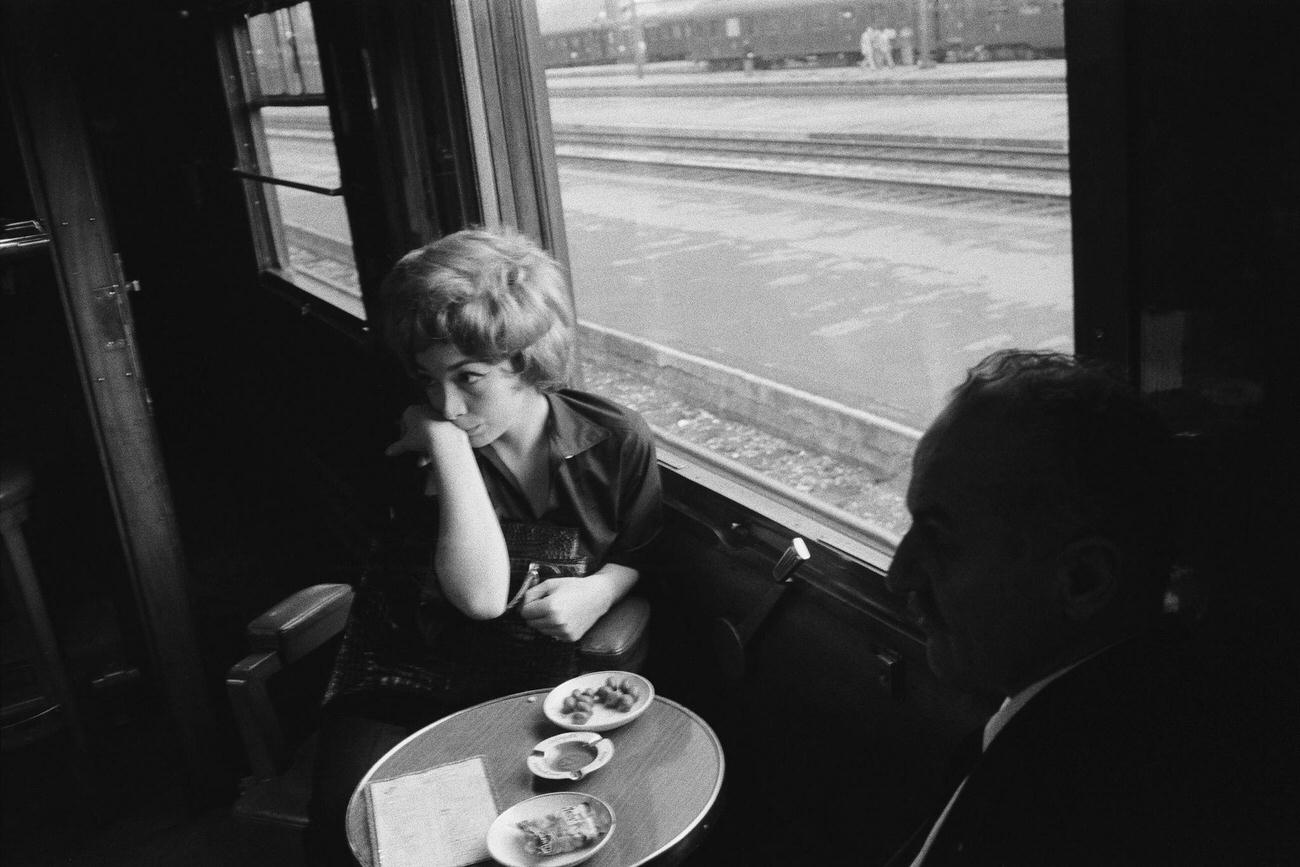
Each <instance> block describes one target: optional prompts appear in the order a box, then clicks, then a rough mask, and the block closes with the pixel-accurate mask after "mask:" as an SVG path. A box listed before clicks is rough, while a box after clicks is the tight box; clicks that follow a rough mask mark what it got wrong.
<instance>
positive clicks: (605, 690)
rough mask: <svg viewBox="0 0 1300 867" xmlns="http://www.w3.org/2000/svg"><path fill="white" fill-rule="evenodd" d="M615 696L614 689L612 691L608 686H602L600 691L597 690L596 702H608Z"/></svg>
mask: <svg viewBox="0 0 1300 867" xmlns="http://www.w3.org/2000/svg"><path fill="white" fill-rule="evenodd" d="M613 694H614V691H613V690H612V689H610V688H609V687H607V686H602V687H601V688H600V689H598V690H596V701H599V702H605V701H608V700H609V697H610V696H611V695H613Z"/></svg>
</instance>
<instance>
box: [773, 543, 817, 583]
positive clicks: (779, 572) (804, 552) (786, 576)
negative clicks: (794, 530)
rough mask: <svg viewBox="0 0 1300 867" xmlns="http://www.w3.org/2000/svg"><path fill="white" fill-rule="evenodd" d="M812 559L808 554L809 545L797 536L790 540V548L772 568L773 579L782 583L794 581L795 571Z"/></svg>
mask: <svg viewBox="0 0 1300 867" xmlns="http://www.w3.org/2000/svg"><path fill="white" fill-rule="evenodd" d="M811 559H812V554H810V553H808V544H807V543H806V542H804V540H803V539H801V538H799V537H798V536H795V537H794V538H793V539H791V540H790V547H789V548H786V549H785V553H784V554H782V555H781V559H780V560H777V561H776V565H775V566H773V567H772V577H773V578H775V579H776V580H777V581H780V582H782V583H786V582H789V581H791V580H793V578H794V571H795V570H796V569H798V568H799V566H800V564H802V563H804V562H805V561H807V560H811Z"/></svg>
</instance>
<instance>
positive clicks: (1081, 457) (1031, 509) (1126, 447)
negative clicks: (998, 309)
mask: <svg viewBox="0 0 1300 867" xmlns="http://www.w3.org/2000/svg"><path fill="white" fill-rule="evenodd" d="M1170 493H1171V474H1170V467H1169V456H1168V437H1167V434H1166V432H1165V430H1164V428H1163V427H1162V425H1161V424H1160V421H1159V419H1158V418H1157V417H1156V416H1155V415H1154V414H1153V413H1151V412H1150V411H1149V410H1148V409H1147V408H1146V407H1145V406H1144V405H1143V404H1142V402H1141V401H1140V399H1139V398H1138V397H1137V396H1136V395H1135V394H1134V393H1133V392H1132V391H1131V390H1130V389H1129V388H1128V387H1127V386H1126V385H1125V384H1123V383H1122V382H1119V381H1117V380H1115V379H1113V378H1111V377H1110V376H1108V375H1107V374H1105V373H1103V372H1102V371H1100V370H1097V369H1093V368H1090V367H1087V366H1084V365H1082V364H1080V363H1078V362H1076V361H1075V360H1074V359H1072V358H1070V357H1069V356H1064V355H1058V354H1053V353H1032V352H1019V351H1003V352H998V353H994V354H993V355H991V356H989V357H988V358H986V359H984V360H983V361H982V362H980V363H979V364H978V365H976V366H975V367H974V368H972V369H971V371H970V373H969V374H968V375H967V378H966V381H965V382H964V383H962V385H961V386H959V387H958V388H957V389H956V390H955V391H954V392H953V396H952V399H951V400H950V402H949V404H948V406H947V408H946V409H945V410H944V411H943V412H942V413H941V414H940V416H939V418H938V419H937V420H936V421H935V423H934V424H933V425H932V426H931V428H930V430H929V431H928V432H927V433H926V435H925V436H924V437H923V438H922V440H921V443H920V445H919V446H918V447H917V451H916V455H915V457H914V459H913V473H912V482H911V485H910V487H909V488H908V508H909V510H910V511H911V512H912V527H911V529H910V530H909V531H908V533H907V535H906V536H905V537H904V538H903V541H902V543H901V544H900V546H899V549H898V552H897V554H896V555H895V557H894V562H893V566H892V567H891V568H890V573H889V586H890V588H891V589H893V590H895V591H896V592H906V593H908V594H910V596H911V606H912V609H913V610H914V611H915V612H916V613H917V614H918V615H919V617H920V619H921V622H922V627H923V629H924V630H925V633H926V641H927V643H926V652H927V656H928V658H929V662H930V666H931V668H933V669H934V671H935V673H936V674H937V675H938V676H939V677H941V678H943V679H945V680H949V681H952V682H955V683H958V684H960V685H962V686H965V687H967V688H970V689H975V690H981V691H989V692H996V693H1001V694H1007V695H1009V694H1013V693H1015V692H1017V691H1019V690H1020V689H1022V688H1023V687H1025V686H1027V685H1029V684H1030V683H1032V682H1033V681H1034V680H1036V679H1038V678H1040V677H1043V676H1045V675H1047V674H1049V673H1050V672H1051V671H1052V670H1054V669H1055V668H1057V667H1059V666H1060V665H1063V664H1065V663H1068V662H1070V661H1071V660H1072V659H1075V658H1077V657H1078V656H1079V655H1080V654H1082V653H1085V652H1087V651H1088V650H1091V649H1094V648H1095V647H1098V646H1101V645H1102V644H1104V643H1106V642H1107V641H1110V640H1113V639H1114V638H1117V637H1119V636H1120V635H1123V634H1124V633H1125V632H1128V631H1131V630H1132V629H1135V628H1137V627H1138V626H1139V625H1140V624H1142V623H1144V622H1145V621H1147V620H1148V619H1149V618H1150V617H1152V616H1154V615H1155V614H1157V613H1158V612H1159V610H1160V603H1161V599H1162V597H1163V592H1164V586H1165V581H1166V579H1167V577H1168V572H1169V566H1170V562H1171V549H1172V537H1173V521H1172V504H1171V498H1170Z"/></svg>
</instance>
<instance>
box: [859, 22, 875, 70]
mask: <svg viewBox="0 0 1300 867" xmlns="http://www.w3.org/2000/svg"><path fill="white" fill-rule="evenodd" d="M859 47H860V48H861V49H862V63H860V64H859V66H861V67H862V68H864V69H875V68H876V28H874V27H872V26H871V25H870V24H868V25H867V29H866V30H863V31H862V39H861V41H860V45H859Z"/></svg>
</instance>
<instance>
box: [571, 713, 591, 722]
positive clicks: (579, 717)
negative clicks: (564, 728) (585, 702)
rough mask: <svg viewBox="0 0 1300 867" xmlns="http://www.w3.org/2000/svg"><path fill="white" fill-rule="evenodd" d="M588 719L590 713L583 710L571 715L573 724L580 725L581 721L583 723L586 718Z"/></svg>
mask: <svg viewBox="0 0 1300 867" xmlns="http://www.w3.org/2000/svg"><path fill="white" fill-rule="evenodd" d="M589 719H591V714H589V713H587V712H585V711H579V712H578V713H575V714H574V715H573V723H574V725H582V724H583V723H585V722H586V721H587V720H589Z"/></svg>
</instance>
